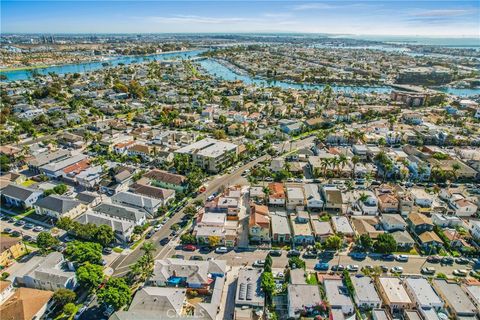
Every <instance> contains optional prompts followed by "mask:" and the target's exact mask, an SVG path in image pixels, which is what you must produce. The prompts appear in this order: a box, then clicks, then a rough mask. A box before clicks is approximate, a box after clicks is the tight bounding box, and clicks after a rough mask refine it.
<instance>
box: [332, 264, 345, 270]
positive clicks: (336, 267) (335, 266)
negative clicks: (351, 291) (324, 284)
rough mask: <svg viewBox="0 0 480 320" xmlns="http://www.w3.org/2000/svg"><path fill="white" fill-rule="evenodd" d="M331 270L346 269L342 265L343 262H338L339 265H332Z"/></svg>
mask: <svg viewBox="0 0 480 320" xmlns="http://www.w3.org/2000/svg"><path fill="white" fill-rule="evenodd" d="M331 270H332V271H343V270H345V266H344V265H342V264H337V265H334V266H332V268H331Z"/></svg>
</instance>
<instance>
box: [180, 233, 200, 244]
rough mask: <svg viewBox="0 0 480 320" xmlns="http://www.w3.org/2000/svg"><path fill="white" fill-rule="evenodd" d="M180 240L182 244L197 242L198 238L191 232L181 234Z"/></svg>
mask: <svg viewBox="0 0 480 320" xmlns="http://www.w3.org/2000/svg"><path fill="white" fill-rule="evenodd" d="M180 241H181V242H182V244H196V243H197V239H196V238H195V236H194V235H192V234H191V233H184V234H182V235H181V236H180Z"/></svg>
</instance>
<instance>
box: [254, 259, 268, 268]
mask: <svg viewBox="0 0 480 320" xmlns="http://www.w3.org/2000/svg"><path fill="white" fill-rule="evenodd" d="M252 266H254V267H256V268H263V267H264V266H265V260H256V261H255V262H253V263H252Z"/></svg>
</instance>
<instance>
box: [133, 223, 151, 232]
mask: <svg viewBox="0 0 480 320" xmlns="http://www.w3.org/2000/svg"><path fill="white" fill-rule="evenodd" d="M149 226H150V224H149V223H144V224H143V225H141V226H135V227H134V228H133V233H134V234H142V233H144V232H145V230H147V229H148V227H149Z"/></svg>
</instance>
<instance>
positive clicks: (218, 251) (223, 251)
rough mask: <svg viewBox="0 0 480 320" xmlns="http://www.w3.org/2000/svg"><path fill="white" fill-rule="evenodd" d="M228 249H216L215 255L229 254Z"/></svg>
mask: <svg viewBox="0 0 480 320" xmlns="http://www.w3.org/2000/svg"><path fill="white" fill-rule="evenodd" d="M227 252H228V249H227V247H218V248H216V249H215V253H227Z"/></svg>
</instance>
